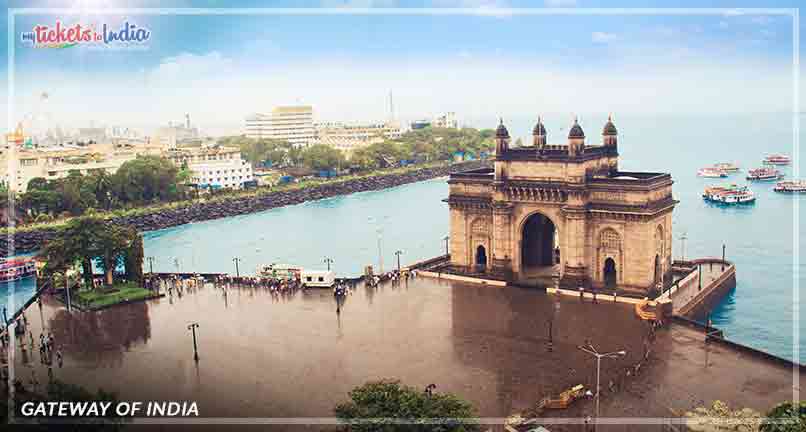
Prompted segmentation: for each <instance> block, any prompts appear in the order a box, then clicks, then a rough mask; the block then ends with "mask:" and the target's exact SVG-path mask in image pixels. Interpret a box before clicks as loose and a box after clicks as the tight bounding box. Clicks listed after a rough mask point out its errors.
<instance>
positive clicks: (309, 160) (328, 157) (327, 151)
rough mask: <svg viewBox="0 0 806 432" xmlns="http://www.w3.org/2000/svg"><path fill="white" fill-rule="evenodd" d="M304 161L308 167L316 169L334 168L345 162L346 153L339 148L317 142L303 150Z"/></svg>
mask: <svg viewBox="0 0 806 432" xmlns="http://www.w3.org/2000/svg"><path fill="white" fill-rule="evenodd" d="M302 162H303V163H304V164H305V166H306V167H308V168H310V169H312V170H315V171H321V170H332V169H335V168H339V167H341V166H343V165H344V164H345V159H344V154H342V152H341V151H340V150H338V149H335V148H333V147H330V146H327V145H324V144H315V145H312V146H310V147H306V148H305V149H304V150H303V151H302Z"/></svg>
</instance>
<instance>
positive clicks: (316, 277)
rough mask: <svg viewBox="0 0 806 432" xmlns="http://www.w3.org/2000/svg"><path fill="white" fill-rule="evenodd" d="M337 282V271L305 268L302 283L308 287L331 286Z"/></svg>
mask: <svg viewBox="0 0 806 432" xmlns="http://www.w3.org/2000/svg"><path fill="white" fill-rule="evenodd" d="M335 283H336V273H334V272H333V271H332V270H305V271H303V272H302V284H303V285H304V286H305V287H306V288H330V287H332V286H333V285H334V284H335Z"/></svg>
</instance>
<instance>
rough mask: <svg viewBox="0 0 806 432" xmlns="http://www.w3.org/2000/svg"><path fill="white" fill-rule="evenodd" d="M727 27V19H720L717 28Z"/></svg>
mask: <svg viewBox="0 0 806 432" xmlns="http://www.w3.org/2000/svg"><path fill="white" fill-rule="evenodd" d="M728 27H729V25H728V22H727V21H724V20H723V21H720V22H719V28H721V29H726V28H728Z"/></svg>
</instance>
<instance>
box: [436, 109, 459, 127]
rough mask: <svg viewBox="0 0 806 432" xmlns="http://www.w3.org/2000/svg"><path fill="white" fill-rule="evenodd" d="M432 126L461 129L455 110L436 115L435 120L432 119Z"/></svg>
mask: <svg viewBox="0 0 806 432" xmlns="http://www.w3.org/2000/svg"><path fill="white" fill-rule="evenodd" d="M431 126H432V127H435V128H446V129H459V122H458V121H457V120H456V113H455V112H446V113H443V114H439V115H437V116H436V117H434V120H433V121H431Z"/></svg>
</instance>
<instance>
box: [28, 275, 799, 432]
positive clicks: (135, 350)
mask: <svg viewBox="0 0 806 432" xmlns="http://www.w3.org/2000/svg"><path fill="white" fill-rule="evenodd" d="M223 292H224V291H223V290H222V289H221V288H219V287H216V286H213V285H212V284H208V285H206V286H203V287H199V288H195V289H192V290H185V292H184V294H182V295H181V296H179V295H178V294H176V293H175V294H174V295H172V296H168V297H164V298H161V299H157V300H151V301H148V302H144V303H135V304H131V305H126V306H120V307H113V308H110V309H106V310H103V311H100V312H94V313H84V312H73V313H67V311H66V310H65V309H64V307H63V306H62V305H61V303H58V302H57V301H56V300H54V299H49V298H45V301H44V307H43V308H42V309H41V310H40V308H39V307H38V306H37V305H36V304H33V305H32V306H31V307H30V308H29V309H28V311H27V313H26V315H27V318H28V321H29V323H30V326H31V331H32V332H33V334H34V339H35V340H37V342H38V338H39V333H40V332H41V331H42V330H41V329H42V328H43V326H44V329H45V330H44V332H45V334H46V335H47V332H48V331H50V332H52V333H53V335H54V337H55V343H56V345H57V346H58V347H60V348H61V349H62V351H63V352H64V366H63V367H62V368H58V367H56V366H54V375H55V376H56V377H57V378H60V379H63V380H65V381H67V382H70V383H76V384H81V385H83V386H86V387H89V388H99V387H100V388H103V389H105V390H111V391H115V392H117V393H118V395H119V397H120V398H121V399H123V400H144V401H145V400H189V401H197V402H198V404H199V412H200V415H201V416H202V417H241V418H243V417H264V418H265V417H285V418H289V417H302V418H313V417H332V415H333V412H332V409H333V407H334V406H335V405H336V404H337V403H338V402H341V401H344V400H345V399H346V398H347V393H348V392H349V391H350V390H351V389H352V388H353V387H355V386H358V385H361V384H363V383H364V382H366V381H368V380H376V379H381V378H398V379H400V380H402V381H403V382H404V383H406V384H409V385H412V386H415V387H418V388H424V387H425V386H426V385H428V384H430V383H434V384H436V385H437V391H449V392H453V393H456V394H457V395H459V396H460V397H462V398H465V399H467V400H469V401H470V402H471V403H472V404H473V405H474V406H475V407H476V409H477V411H478V415H479V416H482V417H494V418H500V417H506V416H508V415H510V414H512V413H513V412H516V411H521V410H523V409H524V408H526V407H527V406H529V405H531V404H533V403H535V402H537V401H538V400H540V399H542V398H544V397H546V396H549V395H556V394H557V393H559V392H560V391H562V390H565V389H567V388H569V387H571V386H573V385H576V384H585V385H586V386H589V387H592V386H593V385H594V383H595V363H594V360H593V359H592V358H590V356H589V355H588V354H585V353H583V352H581V351H580V350H578V349H577V346H578V345H580V344H583V343H585V342H586V341H590V342H592V343H593V344H594V345H595V346H596V347H597V348H598V349H599V350H600V351H602V352H605V351H616V350H621V349H624V350H626V351H627V352H628V354H627V356H626V357H624V358H620V359H607V360H603V362H602V378H601V381H602V386H603V399H602V413H603V415H607V416H618V417H622V416H661V417H668V416H673V415H675V414H682V413H683V412H685V411H686V410H688V409H691V408H692V407H694V406H696V405H698V404H700V403H701V402H702V401H706V400H710V399H717V398H718V399H721V400H726V401H729V402H731V401H732V402H735V403H739V404H742V405H743V406H750V407H754V408H757V409H766V407H768V406H771V405H772V404H773V403H775V402H778V401H780V400H783V399H785V398H786V396H787V395H790V396H791V382H792V376H793V375H792V372H791V369H790V370H789V372H788V373H787V371H786V368H785V367H772V366H770V364H769V363H768V362H765V361H762V360H759V359H757V358H754V357H750V356H747V355H742V354H737V353H736V352H735V351H732V350H728V349H726V348H724V347H719V346H715V345H711V347H710V348H708V350H707V351H706V348H704V347H705V345H704V344H703V343H702V339H701V336H702V335H700V334H699V333H697V332H696V331H695V330H691V329H688V328H682V327H680V326H679V325H673V326H671V328H669V329H663V330H659V331H658V332H657V337H656V340H655V343H654V344H651V345H647V344H646V343H647V342H645V341H646V340H647V336H648V333H649V329H648V326H647V324H646V322H644V321H641V320H639V319H638V318H637V317H635V314H634V312H633V310H632V306H631V305H625V304H614V303H608V302H600V303H596V304H594V303H592V302H591V301H590V300H589V299H588V300H586V301H585V302H581V301H580V300H579V299H578V298H574V297H565V296H553V295H548V294H546V293H544V292H542V291H539V290H530V289H522V288H515V287H507V288H494V287H488V286H479V285H474V284H463V283H457V282H448V281H439V280H434V279H426V278H418V279H413V280H410V281H408V282H406V281H402V282H400V283H399V284H397V285H394V284H392V283H386V284H382V285H381V286H380V287H378V288H364V287H363V286H360V287H359V288H357V289H356V290H355V291H354V292H353V293H352V294H350V295H349V296H348V297H347V298H346V299H345V300H344V302H343V303H342V304H341V305H340V306H339V307H338V312H337V305H336V302H335V299H334V297H333V295H332V292H331V291H329V290H308V291H304V292H302V291H301V292H296V293H293V294H291V295H286V296H282V295H277V294H272V293H270V292H269V291H268V290H266V289H265V288H230V289H228V290H227V292H228V294H227V295H226V296H225V295H224V294H223ZM192 322H198V323H199V328H198V330H197V331H198V341H199V356H200V360H199V362H198V364H197V363H196V362H194V361H193V348H192V346H193V344H192V339H191V333H190V331H189V330H188V328H187V326H188V325H189V324H190V323H192ZM550 331H551V335H549V332H550ZM550 341H551V343H549V342H550ZM549 347H551V350H550V349H549ZM647 347H650V348H651V352H650V354H649V361H648V362H646V361H644V362H642V369H641V370H640V373H639V374H638V375H637V376H636V375H634V374H633V375H631V377H626V370H627V369H628V368H631V367H634V366H635V364H637V363H638V362H641V361H642V359H643V357H644V350H645V349H646V348H647ZM706 353H708V355H709V356H710V357H709V362H708V366H705V360H704V357H705V355H706ZM23 357H24V356H22V355H21V353H20V352H19V351H18V352H17V357H16V358H17V368H16V373H17V376H18V377H20V378H22V379H23V380H24V381H25V382H26V383H27V382H28V380H29V379H30V376H31V371H34V372H35V373H36V375H37V377H38V380H39V382H40V383H44V382H46V380H47V371H46V369H45V368H44V366H42V365H41V364H40V363H39V358H38V354H37V355H36V356H34V358H31V357H30V356H28V358H29V360H31V361H29V362H27V364H26V363H25V362H24V358H23ZM611 381H612V382H613V388H614V389H616V392H615V393H614V392H612V391H610V390H609V389H610V387H611V386H610V382H611ZM592 414H593V403H592V402H591V401H580V402H578V403H576V404H575V405H573V406H572V409H570V410H567V411H551V412H547V413H546V414H545V415H546V416H550V417H568V416H571V417H575V416H579V417H584V416H587V415H592ZM580 428H581V425H574V426H567V425H566V426H560V425H553V426H551V427H550V430H552V431H555V430H581V429H580ZM263 429H265V427H264V428H263ZM607 430H648V427H647V426H646V425H644V426H642V427H636V426H627V427H623V428H622V427H621V426H619V427H618V429H612V428H610V429H607Z"/></svg>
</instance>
